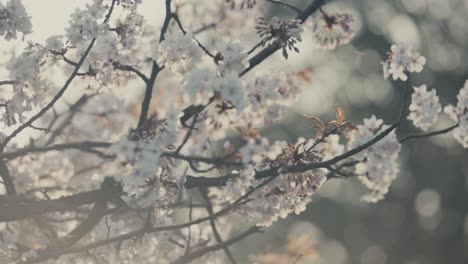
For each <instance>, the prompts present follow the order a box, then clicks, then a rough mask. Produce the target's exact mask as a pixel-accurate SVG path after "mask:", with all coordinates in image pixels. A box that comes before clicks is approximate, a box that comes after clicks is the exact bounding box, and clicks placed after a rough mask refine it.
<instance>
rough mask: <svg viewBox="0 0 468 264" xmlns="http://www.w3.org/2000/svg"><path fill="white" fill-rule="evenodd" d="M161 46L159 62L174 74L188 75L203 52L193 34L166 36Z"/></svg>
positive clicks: (179, 33)
mask: <svg viewBox="0 0 468 264" xmlns="http://www.w3.org/2000/svg"><path fill="white" fill-rule="evenodd" d="M165 37H166V38H165V39H164V41H163V42H161V45H160V46H159V60H158V61H160V62H162V63H164V65H166V66H167V67H169V69H170V70H171V71H173V72H178V73H186V72H188V71H189V70H190V69H191V68H192V67H193V66H194V64H195V63H196V62H197V61H198V60H199V59H200V57H201V50H200V48H199V47H198V46H197V44H196V42H195V41H194V40H193V37H192V34H191V33H187V34H183V33H181V32H177V33H174V34H166V36H165Z"/></svg>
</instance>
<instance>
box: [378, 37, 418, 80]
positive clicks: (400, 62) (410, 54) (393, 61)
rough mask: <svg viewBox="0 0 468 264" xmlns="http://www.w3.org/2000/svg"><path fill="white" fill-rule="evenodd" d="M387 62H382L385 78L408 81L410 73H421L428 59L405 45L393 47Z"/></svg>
mask: <svg viewBox="0 0 468 264" xmlns="http://www.w3.org/2000/svg"><path fill="white" fill-rule="evenodd" d="M390 49H391V51H390V52H389V53H388V57H387V60H386V61H385V62H382V65H383V72H384V77H385V79H387V78H388V77H389V76H390V75H391V76H392V78H393V80H398V79H400V80H402V81H406V80H407V79H408V75H407V74H408V73H409V72H421V71H422V70H423V66H424V64H426V58H424V57H423V56H421V55H420V54H419V52H417V51H415V50H413V49H411V48H410V47H409V46H407V45H406V44H404V43H400V44H394V45H392V46H391V48H390Z"/></svg>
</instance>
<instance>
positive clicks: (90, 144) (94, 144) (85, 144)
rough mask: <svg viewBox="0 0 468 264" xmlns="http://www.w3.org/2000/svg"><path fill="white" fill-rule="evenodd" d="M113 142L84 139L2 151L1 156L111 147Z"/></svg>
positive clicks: (8, 156) (9, 157)
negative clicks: (13, 150)
mask: <svg viewBox="0 0 468 264" xmlns="http://www.w3.org/2000/svg"><path fill="white" fill-rule="evenodd" d="M111 145H112V144H111V143H108V142H101V141H82V142H74V143H64V144H56V145H51V146H44V147H28V148H24V149H20V150H18V151H15V152H4V153H0V157H1V158H5V159H14V158H17V157H20V156H24V155H27V154H29V153H38V152H48V151H54V150H67V149H78V150H85V151H87V150H89V149H91V148H107V147H110V146H111Z"/></svg>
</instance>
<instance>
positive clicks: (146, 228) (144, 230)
mask: <svg viewBox="0 0 468 264" xmlns="http://www.w3.org/2000/svg"><path fill="white" fill-rule="evenodd" d="M272 180H273V178H269V179H266V180H264V181H263V182H261V183H260V184H259V185H257V186H255V187H254V188H252V189H250V190H249V191H248V192H247V193H246V194H244V195H243V196H241V197H240V198H238V199H237V200H236V201H234V202H233V203H232V204H231V205H229V206H227V207H225V208H223V209H221V210H219V211H217V212H216V213H214V214H212V215H209V216H207V217H202V218H198V219H195V220H193V221H190V222H187V223H183V224H176V225H169V226H155V227H151V226H146V225H145V226H144V227H143V228H142V229H139V230H136V231H133V232H129V233H127V234H123V235H119V236H116V237H113V238H109V239H106V240H101V241H97V242H93V243H89V244H87V245H83V246H78V247H72V248H67V249H63V250H61V251H57V252H54V253H53V254H51V253H49V254H48V255H47V256H40V257H35V258H32V259H29V260H26V261H24V262H23V264H26V263H28V264H31V263H37V262H41V261H44V260H47V259H50V258H56V257H59V256H61V255H66V254H72V253H78V252H83V251H88V250H90V249H93V248H97V247H102V246H106V245H109V244H112V243H116V242H122V241H125V240H128V239H132V238H137V237H140V236H142V235H144V234H149V233H155V232H162V231H171V230H178V229H181V228H186V227H190V226H192V225H196V224H199V223H203V222H205V221H208V220H210V219H216V218H217V217H219V216H222V215H224V214H227V213H229V212H230V211H232V210H233V209H234V208H236V206H238V205H239V204H242V203H243V202H244V200H246V199H247V198H248V197H249V196H250V195H251V194H252V193H253V192H255V191H256V190H258V189H260V188H262V187H263V186H265V185H266V184H268V183H269V182H271V181H272ZM225 243H228V241H226V242H225ZM223 246H224V245H223ZM189 255H190V254H189Z"/></svg>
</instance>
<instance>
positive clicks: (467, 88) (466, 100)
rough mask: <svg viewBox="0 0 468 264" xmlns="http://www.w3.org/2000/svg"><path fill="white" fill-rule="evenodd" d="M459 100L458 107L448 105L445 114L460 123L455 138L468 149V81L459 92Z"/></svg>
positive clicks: (454, 134) (454, 132)
mask: <svg viewBox="0 0 468 264" xmlns="http://www.w3.org/2000/svg"><path fill="white" fill-rule="evenodd" d="M457 99H458V102H457V106H453V105H448V106H446V107H445V108H444V112H445V113H447V114H448V115H449V116H450V118H451V119H452V120H453V121H455V122H457V123H458V127H457V128H455V129H454V131H453V136H454V138H455V139H456V140H457V141H458V142H459V143H460V144H461V145H462V146H463V147H464V148H468V80H466V81H465V85H464V86H463V88H462V89H460V91H459V92H458V95H457Z"/></svg>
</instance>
